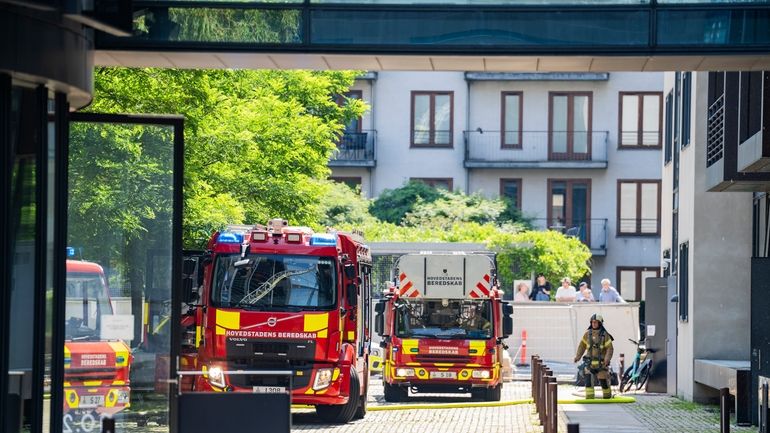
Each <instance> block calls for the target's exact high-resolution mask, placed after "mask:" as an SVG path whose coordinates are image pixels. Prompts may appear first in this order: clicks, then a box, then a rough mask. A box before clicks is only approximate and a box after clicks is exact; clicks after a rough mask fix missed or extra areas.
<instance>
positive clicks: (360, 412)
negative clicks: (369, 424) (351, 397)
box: [353, 368, 369, 419]
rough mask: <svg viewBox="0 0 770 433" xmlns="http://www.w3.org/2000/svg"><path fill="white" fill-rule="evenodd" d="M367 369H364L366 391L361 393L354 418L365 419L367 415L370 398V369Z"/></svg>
mask: <svg viewBox="0 0 770 433" xmlns="http://www.w3.org/2000/svg"><path fill="white" fill-rule="evenodd" d="M365 370H367V371H364V392H363V393H362V394H361V398H360V399H359V403H358V408H357V409H356V414H355V415H354V416H353V419H363V418H364V417H365V416H366V404H367V400H369V371H368V368H365Z"/></svg>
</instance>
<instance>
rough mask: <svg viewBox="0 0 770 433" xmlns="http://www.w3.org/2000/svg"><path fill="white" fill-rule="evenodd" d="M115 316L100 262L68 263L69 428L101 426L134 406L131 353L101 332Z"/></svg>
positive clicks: (66, 394) (66, 383)
mask: <svg viewBox="0 0 770 433" xmlns="http://www.w3.org/2000/svg"><path fill="white" fill-rule="evenodd" d="M112 315H114V311H113V307H112V303H111V302H110V297H109V289H108V286H107V279H106V278H105V275H104V270H103V269H102V267H101V266H100V265H98V264H96V263H91V262H86V261H80V260H67V294H66V317H67V320H66V323H65V340H64V424H65V429H67V428H71V429H73V431H74V430H77V429H78V427H82V429H88V428H89V426H97V427H98V426H99V425H101V422H100V418H101V417H104V416H113V415H115V414H116V413H118V412H120V411H122V410H123V409H125V408H127V407H129V406H130V385H131V383H130V380H129V373H130V368H131V361H132V359H133V358H132V356H131V349H130V348H129V347H128V345H127V344H126V343H125V342H124V341H122V340H119V339H109V338H104V337H103V333H102V327H103V323H104V322H105V320H107V317H108V316H112Z"/></svg>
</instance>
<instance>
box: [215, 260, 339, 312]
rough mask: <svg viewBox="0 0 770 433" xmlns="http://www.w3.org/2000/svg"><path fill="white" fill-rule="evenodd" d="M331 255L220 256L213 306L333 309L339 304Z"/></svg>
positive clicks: (260, 308) (274, 309) (272, 309)
mask: <svg viewBox="0 0 770 433" xmlns="http://www.w3.org/2000/svg"><path fill="white" fill-rule="evenodd" d="M334 265H335V261H334V259H333V258H332V257H313V256H289V255H258V254H250V255H249V256H247V257H246V259H241V256H240V255H237V254H233V255H220V256H218V257H217V260H216V268H215V270H214V280H213V290H212V295H211V296H212V301H213V304H214V306H217V307H225V308H236V307H237V308H245V309H254V310H270V311H290V310H303V309H304V310H307V309H319V310H328V309H332V308H333V307H334V305H335V303H336V290H335V287H336V285H335V266H334Z"/></svg>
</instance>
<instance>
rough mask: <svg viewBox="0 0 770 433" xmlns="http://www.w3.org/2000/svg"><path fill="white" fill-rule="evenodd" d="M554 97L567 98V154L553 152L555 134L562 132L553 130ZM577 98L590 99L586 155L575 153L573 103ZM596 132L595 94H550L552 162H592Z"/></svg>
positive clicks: (549, 116)
mask: <svg viewBox="0 0 770 433" xmlns="http://www.w3.org/2000/svg"><path fill="white" fill-rule="evenodd" d="M554 96H566V97H567V131H565V132H567V133H568V135H567V152H566V153H555V152H554V151H553V133H554V132H561V131H554V130H553V98H554ZM575 96H587V97H588V131H586V134H587V135H586V144H587V149H586V153H575V152H574V147H575V144H574V133H575V125H574V122H573V119H574V112H575V111H574V106H575V104H574V103H573V100H574V97H575ZM593 132H594V92H592V91H588V92H582V91H581V92H548V160H550V161H560V160H562V161H563V160H568V161H576V160H590V159H591V155H592V152H593V144H592V141H593V140H592V138H593Z"/></svg>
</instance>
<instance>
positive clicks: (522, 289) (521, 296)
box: [513, 282, 531, 302]
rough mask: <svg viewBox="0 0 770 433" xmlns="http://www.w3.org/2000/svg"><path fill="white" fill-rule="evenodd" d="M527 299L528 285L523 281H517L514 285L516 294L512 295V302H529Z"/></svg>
mask: <svg viewBox="0 0 770 433" xmlns="http://www.w3.org/2000/svg"><path fill="white" fill-rule="evenodd" d="M530 301H531V299H529V285H528V284H527V283H525V282H521V283H519V285H518V286H516V295H515V296H514V297H513V302H530Z"/></svg>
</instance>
